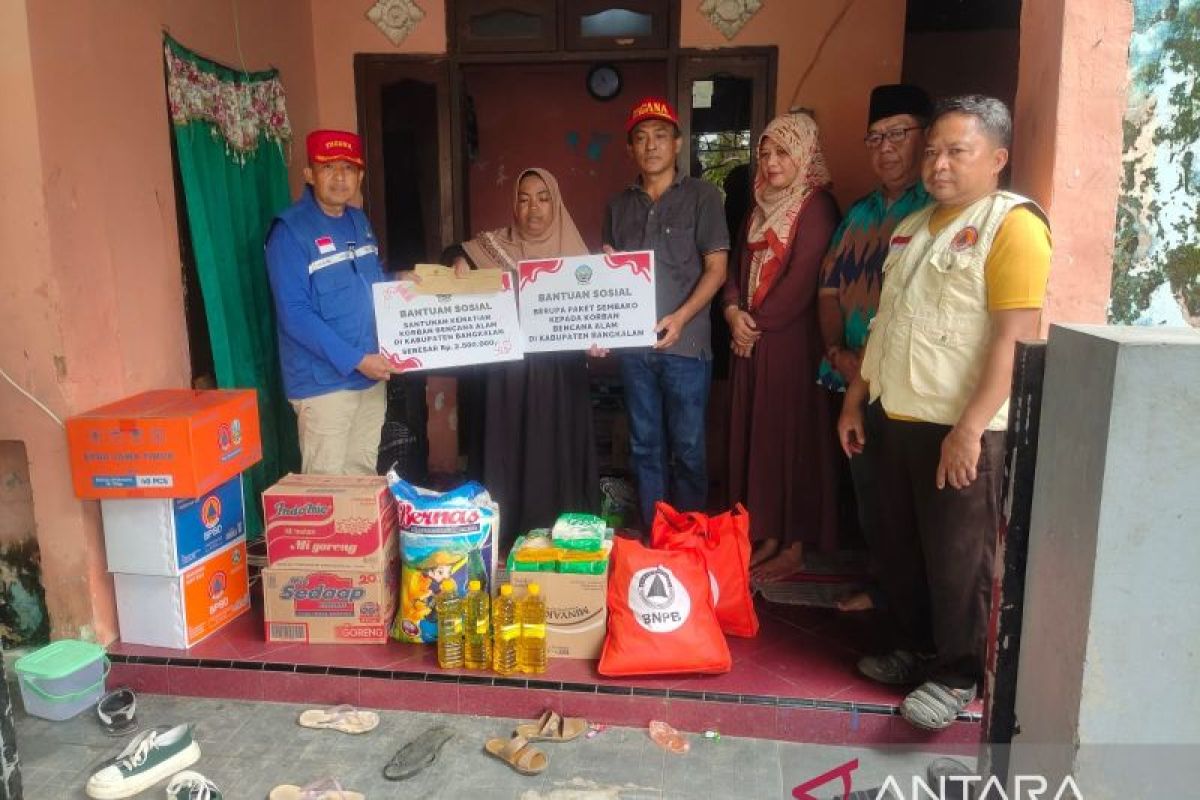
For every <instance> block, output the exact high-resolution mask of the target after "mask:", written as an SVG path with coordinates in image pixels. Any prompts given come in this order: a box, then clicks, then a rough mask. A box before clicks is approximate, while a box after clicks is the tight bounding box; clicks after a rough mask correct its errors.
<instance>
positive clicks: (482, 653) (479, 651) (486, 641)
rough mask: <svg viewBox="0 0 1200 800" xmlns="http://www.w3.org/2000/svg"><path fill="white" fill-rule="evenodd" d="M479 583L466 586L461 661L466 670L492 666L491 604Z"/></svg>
mask: <svg viewBox="0 0 1200 800" xmlns="http://www.w3.org/2000/svg"><path fill="white" fill-rule="evenodd" d="M482 587H483V584H482V583H481V582H480V581H471V582H470V583H468V584H467V588H468V591H467V611H466V615H465V621H466V647H465V648H464V653H463V661H464V663H465V665H466V667H467V669H489V668H490V667H491V666H492V617H491V612H492V603H491V600H492V598H491V596H489V595H488V593H487V592H486V591H484V590H483V588H482Z"/></svg>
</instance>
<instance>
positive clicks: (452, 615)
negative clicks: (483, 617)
mask: <svg viewBox="0 0 1200 800" xmlns="http://www.w3.org/2000/svg"><path fill="white" fill-rule="evenodd" d="M437 623H438V638H437V656H438V666H439V667H442V668H443V669H452V668H454V667H461V666H462V665H463V601H462V598H461V597H459V596H458V584H456V583H455V582H454V581H452V580H444V581H442V591H441V593H439V594H438V599H437Z"/></svg>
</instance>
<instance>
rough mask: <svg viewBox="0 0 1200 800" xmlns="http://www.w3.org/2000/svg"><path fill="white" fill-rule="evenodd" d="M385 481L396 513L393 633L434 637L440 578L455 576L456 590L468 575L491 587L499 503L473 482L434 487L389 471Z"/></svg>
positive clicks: (403, 636) (419, 638) (464, 584)
mask: <svg viewBox="0 0 1200 800" xmlns="http://www.w3.org/2000/svg"><path fill="white" fill-rule="evenodd" d="M388 484H389V485H390V486H391V490H392V494H394V495H395V497H396V500H397V505H398V508H399V516H400V561H401V568H400V606H399V608H398V609H397V612H396V620H395V622H394V623H393V626H392V635H393V636H394V637H395V638H396V639H399V640H400V641H402V642H417V643H420V642H426V643H428V642H435V641H437V613H436V612H435V606H436V603H437V596H438V593H439V592H440V591H441V586H442V582H443V581H446V580H452V581H454V583H455V584H456V586H457V589H458V592H459V593H460V594H466V591H467V584H468V582H469V581H471V580H478V581H480V582H482V584H483V586H484V588H485V589H487V590H489V591H490V589H491V585H492V574H493V573H494V572H495V568H496V544H495V537H496V530H497V526H498V524H499V522H500V509H499V507H498V506H497V505H496V504H495V503H493V502H492V499H491V497H490V496H489V495H488V493H487V492H486V491H484V489H483V487H482V486H480V485H479V484H478V483H474V482H471V483H465V484H463V485H462V486H459V487H458V488H457V489H453V490H451V491H449V492H445V493H439V492H432V491H429V490H428V489H421V488H418V487H416V486H413V485H412V484H410V483H407V482H405V481H403V480H400V479H399V478H398V477H397V476H396V474H395V473H394V472H393V473H389V474H388Z"/></svg>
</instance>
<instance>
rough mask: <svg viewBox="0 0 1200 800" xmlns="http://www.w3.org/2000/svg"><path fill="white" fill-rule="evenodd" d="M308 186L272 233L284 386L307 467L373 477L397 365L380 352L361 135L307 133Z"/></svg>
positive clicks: (375, 258) (375, 259)
mask: <svg viewBox="0 0 1200 800" xmlns="http://www.w3.org/2000/svg"><path fill="white" fill-rule="evenodd" d="M307 150H308V167H307V168H306V169H305V170H304V179H305V181H306V182H307V183H308V185H307V186H306V187H305V190H304V194H303V195H302V196H301V197H300V199H299V200H297V201H296V202H295V203H294V204H293V205H291V206H290V207H288V208H287V209H285V210H284V211H282V212H281V213H280V214H279V216H277V217H276V218H275V221H274V222H273V223H272V224H271V230H270V232H269V233H268V234H267V271H268V273H269V275H270V279H271V292H272V294H273V295H274V296H275V311H276V317H277V319H278V324H279V360H280V362H281V364H282V367H283V386H284V390H285V391H286V393H287V397H288V400H289V401H291V404H292V407H293V408H294V409H295V410H296V417H297V419H298V423H299V432H300V452H301V458H302V463H303V467H302V469H303V471H304V472H306V473H313V474H323V475H374V474H375V460H376V456H377V454H378V452H379V434H380V430H381V428H382V427H383V419H384V412H385V410H386V406H387V397H386V393H385V382H386V381H387V379H388V376H390V375H391V374H392V373H394V372H396V371H397V370H396V369H394V368H393V367H392V366H391V364H390V363H389V362H388V360H387V359H386V358H384V357H383V356H382V355H380V354H379V342H378V340H377V338H376V334H375V305H374V301H373V296H372V289H371V286H372V284H375V283H379V282H380V281H382V280H384V279H385V278H384V275H383V271H382V269H381V268H380V264H379V250H378V248H377V247H376V244H375V236H374V234H373V233H372V232H371V225H370V223H369V222H368V221H367V217H366V215H365V214H363V212H362V211H361V210H360V209H358V208H355V207H354V206H351V205H349V203H350V201H352V200H354V199H355V198H357V197H358V192H359V187H360V186H361V185H362V178H363V157H362V143H361V141H360V140H359V137H358V136H356V135H355V134H353V133H347V132H345V131H332V130H319V131H313V132H312V133H310V134H309V135H308V141H307Z"/></svg>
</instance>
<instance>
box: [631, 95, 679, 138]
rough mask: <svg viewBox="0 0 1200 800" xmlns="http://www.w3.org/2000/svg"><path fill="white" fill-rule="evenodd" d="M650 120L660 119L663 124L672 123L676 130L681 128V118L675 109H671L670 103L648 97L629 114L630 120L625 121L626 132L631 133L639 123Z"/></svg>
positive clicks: (659, 98)
mask: <svg viewBox="0 0 1200 800" xmlns="http://www.w3.org/2000/svg"><path fill="white" fill-rule="evenodd" d="M648 119H660V120H662V121H663V122H669V123H671V124H672V125H674V126H675V127H676V128H678V127H679V117H678V116H677V115H676V114H675V109H673V108H671V104H670V103H668V102H667V101H666V100H664V99H663V98H661V97H647V98H645V99H644V100H641V101H640V102H639V103H638V104H637V105H636V106H634V107H633V110H632V111H630V112H629V119H627V120H625V132H626V133H629V132H630V131H632V130H633V129H634V128H635V127H637V125H638V123H639V122H645V121H646V120H648Z"/></svg>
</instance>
